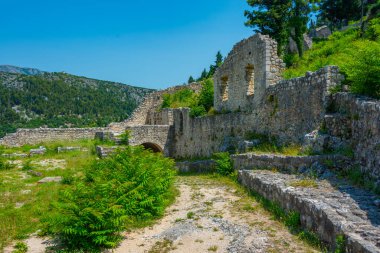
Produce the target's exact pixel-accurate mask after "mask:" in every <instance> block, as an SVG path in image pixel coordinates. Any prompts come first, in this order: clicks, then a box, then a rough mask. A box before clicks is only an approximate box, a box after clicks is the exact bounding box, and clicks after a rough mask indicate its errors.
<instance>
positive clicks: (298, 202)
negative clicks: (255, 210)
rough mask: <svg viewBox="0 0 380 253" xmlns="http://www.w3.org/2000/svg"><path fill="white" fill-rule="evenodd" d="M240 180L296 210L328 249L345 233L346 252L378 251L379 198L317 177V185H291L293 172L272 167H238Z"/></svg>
mask: <svg viewBox="0 0 380 253" xmlns="http://www.w3.org/2000/svg"><path fill="white" fill-rule="evenodd" d="M238 178H239V182H240V183H241V184H242V185H244V186H245V187H247V188H248V189H250V190H252V191H254V192H256V193H258V194H260V195H262V196H263V197H265V198H266V199H269V200H271V201H274V202H276V203H278V204H279V205H280V206H281V207H282V208H284V209H285V210H287V211H296V212H298V213H299V214H300V217H301V226H302V227H304V228H307V229H309V230H311V231H313V232H315V233H317V234H318V235H319V237H320V238H321V239H322V240H323V241H324V242H326V243H327V244H328V245H329V246H330V247H331V249H334V248H335V245H336V244H335V239H336V237H337V236H338V235H344V237H345V241H346V252H365V253H367V252H370V253H379V252H380V207H379V206H378V203H379V198H378V197H377V196H375V195H373V194H371V193H368V192H366V191H363V190H360V189H357V188H355V187H352V186H347V185H346V186H345V185H341V186H337V185H333V184H332V183H330V182H329V181H326V180H323V181H316V183H317V184H318V187H317V188H315V187H312V188H306V187H305V188H300V187H292V186H291V183H292V182H294V181H296V180H299V178H298V177H297V176H295V175H288V174H281V173H275V172H271V171H264V170H262V171H260V170H257V171H252V170H250V171H249V170H241V171H239V176H238Z"/></svg>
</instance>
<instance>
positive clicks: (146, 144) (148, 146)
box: [141, 142, 164, 153]
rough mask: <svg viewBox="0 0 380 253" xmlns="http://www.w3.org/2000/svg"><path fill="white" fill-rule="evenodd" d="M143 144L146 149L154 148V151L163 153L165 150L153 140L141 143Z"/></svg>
mask: <svg viewBox="0 0 380 253" xmlns="http://www.w3.org/2000/svg"><path fill="white" fill-rule="evenodd" d="M141 146H143V147H144V148H145V149H150V150H152V151H153V152H154V153H162V152H163V151H164V150H163V149H162V148H161V147H160V145H158V144H156V143H152V142H145V143H143V144H141Z"/></svg>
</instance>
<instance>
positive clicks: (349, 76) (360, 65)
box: [283, 18, 380, 98]
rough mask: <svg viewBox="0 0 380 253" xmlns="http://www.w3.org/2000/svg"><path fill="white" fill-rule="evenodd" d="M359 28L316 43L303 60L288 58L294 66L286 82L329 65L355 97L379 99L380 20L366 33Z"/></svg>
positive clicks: (372, 21) (287, 60)
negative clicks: (341, 76)
mask: <svg viewBox="0 0 380 253" xmlns="http://www.w3.org/2000/svg"><path fill="white" fill-rule="evenodd" d="M359 34H360V33H359V30H358V28H351V29H348V30H346V31H343V32H334V33H333V34H332V35H331V36H330V37H329V38H328V39H327V40H325V41H320V42H316V43H314V45H313V48H312V49H311V50H308V51H306V52H305V54H304V56H303V57H302V58H296V57H295V58H291V57H290V56H286V58H285V59H284V60H285V61H286V62H288V64H289V63H291V64H292V66H291V67H288V68H287V69H286V70H285V71H284V74H283V76H284V78H286V79H289V78H294V77H298V76H303V75H304V74H305V73H306V71H316V70H318V69H320V68H322V67H324V66H327V65H336V66H338V67H340V69H341V70H342V72H343V73H344V74H345V75H346V83H347V84H348V85H349V86H350V88H351V89H350V90H351V92H353V93H357V94H363V95H366V96H371V97H375V98H380V82H379V80H380V79H379V78H380V71H379V70H380V44H379V43H380V18H377V19H372V20H371V21H370V22H369V23H368V27H367V29H366V31H365V33H364V37H360V36H359Z"/></svg>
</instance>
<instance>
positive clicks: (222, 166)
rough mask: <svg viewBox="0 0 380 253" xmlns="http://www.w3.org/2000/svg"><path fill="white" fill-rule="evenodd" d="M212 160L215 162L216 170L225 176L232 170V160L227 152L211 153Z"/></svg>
mask: <svg viewBox="0 0 380 253" xmlns="http://www.w3.org/2000/svg"><path fill="white" fill-rule="evenodd" d="M213 160H214V161H215V163H216V172H217V173H219V174H221V175H224V176H227V175H231V174H232V173H233V172H234V168H233V164H232V160H231V157H230V154H229V153H228V152H223V153H215V154H214V155H213Z"/></svg>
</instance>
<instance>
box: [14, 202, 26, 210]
mask: <svg viewBox="0 0 380 253" xmlns="http://www.w3.org/2000/svg"><path fill="white" fill-rule="evenodd" d="M24 205H25V203H23V202H16V204H15V208H17V209H19V208H21V207H23V206H24Z"/></svg>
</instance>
